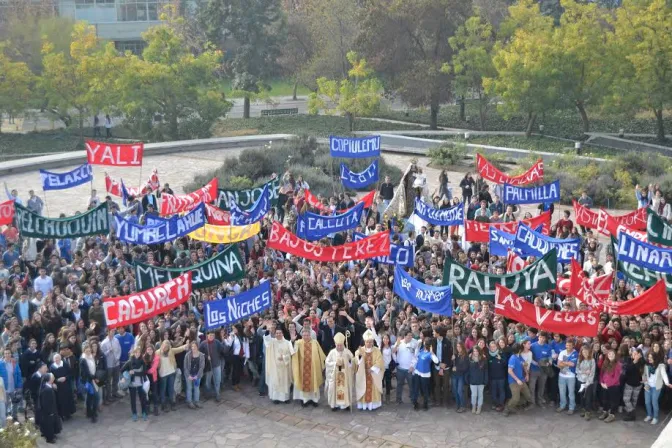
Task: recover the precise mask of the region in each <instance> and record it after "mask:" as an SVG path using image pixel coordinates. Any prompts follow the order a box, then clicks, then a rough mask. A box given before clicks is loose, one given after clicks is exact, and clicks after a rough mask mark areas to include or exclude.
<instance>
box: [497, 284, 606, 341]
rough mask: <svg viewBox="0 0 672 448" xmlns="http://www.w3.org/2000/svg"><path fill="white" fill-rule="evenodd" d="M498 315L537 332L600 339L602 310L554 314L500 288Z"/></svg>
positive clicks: (502, 287) (498, 287)
mask: <svg viewBox="0 0 672 448" xmlns="http://www.w3.org/2000/svg"><path fill="white" fill-rule="evenodd" d="M495 313H497V314H499V315H500V316H504V317H506V318H507V319H512V320H515V321H516V322H520V323H521V324H524V325H527V326H529V327H532V328H536V329H538V330H543V331H547V332H549V333H560V334H564V335H571V336H586V337H591V338H592V337H595V336H597V327H598V324H599V323H600V313H599V311H554V310H549V309H546V308H540V307H538V306H535V305H533V304H531V303H529V302H527V301H526V300H525V299H523V298H522V297H519V296H518V295H516V294H515V293H514V292H512V291H510V290H509V289H508V288H506V287H504V286H502V285H497V292H496V293H495Z"/></svg>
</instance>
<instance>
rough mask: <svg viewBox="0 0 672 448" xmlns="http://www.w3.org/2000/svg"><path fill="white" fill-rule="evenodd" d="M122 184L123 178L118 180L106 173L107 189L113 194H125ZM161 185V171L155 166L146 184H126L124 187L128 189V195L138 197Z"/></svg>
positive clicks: (118, 195) (119, 195)
mask: <svg viewBox="0 0 672 448" xmlns="http://www.w3.org/2000/svg"><path fill="white" fill-rule="evenodd" d="M122 184H123V180H121V179H119V180H117V179H114V178H112V177H110V175H109V174H107V173H106V174H105V191H107V192H108V193H110V194H111V195H112V196H117V197H123V195H124V194H123V192H122V187H121V186H122ZM160 186H161V183H160V182H159V172H158V171H157V170H156V168H155V169H154V170H152V174H151V175H150V176H149V179H147V182H145V185H143V186H142V187H129V186H126V185H124V188H125V189H126V195H128V196H135V197H138V196H145V195H148V194H149V193H151V192H152V191H156V190H158V189H159V187H160Z"/></svg>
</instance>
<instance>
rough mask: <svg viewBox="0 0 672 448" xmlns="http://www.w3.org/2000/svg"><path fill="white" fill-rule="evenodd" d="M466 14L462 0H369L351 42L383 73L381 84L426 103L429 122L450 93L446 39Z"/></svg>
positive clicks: (468, 6) (433, 123) (415, 103)
mask: <svg viewBox="0 0 672 448" xmlns="http://www.w3.org/2000/svg"><path fill="white" fill-rule="evenodd" d="M471 14H472V9H471V1H464V0H414V1H408V0H371V1H370V2H369V3H368V6H367V9H366V11H365V12H364V13H363V23H362V26H361V33H360V35H359V36H358V38H357V45H356V47H357V48H358V49H360V50H361V52H362V54H363V55H364V56H365V57H366V58H367V60H369V61H370V62H371V64H372V66H373V67H374V68H375V69H376V71H377V72H378V73H380V74H381V76H383V79H384V81H385V83H386V87H389V89H390V90H392V91H395V92H397V93H398V94H399V95H400V96H401V98H402V99H403V100H404V101H406V102H407V103H409V104H410V105H411V106H429V109H430V117H431V119H430V127H431V128H432V129H436V128H437V124H438V115H439V108H440V105H441V104H442V103H445V102H447V101H449V100H450V99H451V98H452V97H453V91H452V84H451V75H450V74H449V73H446V72H445V71H442V70H441V68H442V66H443V64H444V63H445V62H446V61H451V59H452V56H453V49H452V47H451V46H450V45H449V44H448V39H449V38H450V37H451V36H453V35H454V34H455V32H456V31H457V29H458V27H459V26H460V25H462V24H463V23H464V21H465V20H466V19H467V18H468V17H470V16H471Z"/></svg>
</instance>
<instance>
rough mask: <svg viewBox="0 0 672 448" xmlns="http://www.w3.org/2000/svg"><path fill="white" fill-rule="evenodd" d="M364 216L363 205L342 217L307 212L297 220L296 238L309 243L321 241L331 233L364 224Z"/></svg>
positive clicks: (357, 206) (358, 205)
mask: <svg viewBox="0 0 672 448" xmlns="http://www.w3.org/2000/svg"><path fill="white" fill-rule="evenodd" d="M362 216H364V204H362V203H359V204H357V205H356V206H355V207H353V208H352V209H350V210H348V211H347V212H345V213H343V214H340V215H332V216H322V215H318V214H317V213H312V212H305V213H304V214H302V215H299V216H298V217H297V219H296V236H297V237H299V238H303V239H306V240H309V241H314V240H319V239H320V238H324V237H325V236H327V235H329V234H331V233H337V232H343V231H345V230H349V229H352V228H354V227H357V226H358V225H360V224H361V222H362Z"/></svg>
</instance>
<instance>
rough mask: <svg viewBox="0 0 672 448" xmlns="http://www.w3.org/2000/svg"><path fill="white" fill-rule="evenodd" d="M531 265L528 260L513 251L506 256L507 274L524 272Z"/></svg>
mask: <svg viewBox="0 0 672 448" xmlns="http://www.w3.org/2000/svg"><path fill="white" fill-rule="evenodd" d="M529 265H530V263H529V262H528V261H527V260H525V259H524V258H522V257H521V256H520V255H518V254H517V253H515V252H514V251H512V250H510V251H509V253H508V254H507V255H506V272H508V273H509V274H511V273H514V272H519V271H522V270H523V269H525V267H527V266H529Z"/></svg>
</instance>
